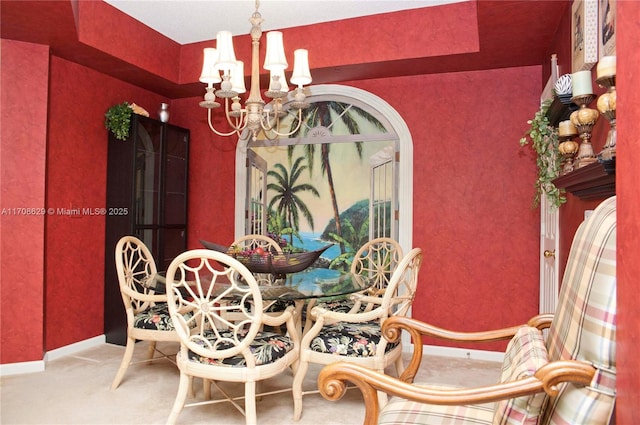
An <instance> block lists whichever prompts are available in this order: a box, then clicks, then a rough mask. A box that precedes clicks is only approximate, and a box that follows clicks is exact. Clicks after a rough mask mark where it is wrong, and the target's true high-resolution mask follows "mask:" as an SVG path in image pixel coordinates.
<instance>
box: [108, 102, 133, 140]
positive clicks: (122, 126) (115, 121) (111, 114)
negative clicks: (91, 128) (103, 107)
mask: <svg viewBox="0 0 640 425" xmlns="http://www.w3.org/2000/svg"><path fill="white" fill-rule="evenodd" d="M132 113H133V110H132V109H131V107H130V106H129V103H128V102H123V103H120V104H117V105H113V106H112V107H111V108H109V110H108V111H107V113H106V114H104V116H105V118H106V120H105V122H104V125H105V127H106V128H107V130H109V131H111V132H112V133H113V135H114V136H115V138H116V139H118V140H126V139H127V137H129V129H130V128H131V114H132Z"/></svg>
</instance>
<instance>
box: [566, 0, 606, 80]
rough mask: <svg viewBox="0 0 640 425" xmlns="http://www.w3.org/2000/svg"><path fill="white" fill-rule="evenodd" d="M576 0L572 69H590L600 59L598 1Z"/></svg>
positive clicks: (572, 12) (572, 22) (572, 38)
mask: <svg viewBox="0 0 640 425" xmlns="http://www.w3.org/2000/svg"><path fill="white" fill-rule="evenodd" d="M599 1H600V0H574V2H573V6H572V8H571V53H572V61H571V69H572V72H577V71H583V70H589V69H591V68H593V65H595V63H596V62H597V61H598V2H599Z"/></svg>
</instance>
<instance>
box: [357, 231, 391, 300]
mask: <svg viewBox="0 0 640 425" xmlns="http://www.w3.org/2000/svg"><path fill="white" fill-rule="evenodd" d="M402 257H403V254H402V247H401V246H400V244H399V243H398V242H397V241H396V240H394V239H391V238H376V239H371V240H370V241H369V242H367V243H366V244H364V245H363V246H361V247H360V249H359V250H358V251H357V252H356V254H355V256H354V257H353V262H352V263H351V273H354V274H359V275H362V276H364V277H366V278H368V279H373V280H374V284H373V286H371V287H370V288H369V290H368V291H367V293H369V294H370V295H376V296H382V293H383V292H384V290H385V289H386V288H387V286H388V285H389V280H391V276H392V275H393V271H394V270H395V268H396V267H397V266H398V263H400V260H401V259H402Z"/></svg>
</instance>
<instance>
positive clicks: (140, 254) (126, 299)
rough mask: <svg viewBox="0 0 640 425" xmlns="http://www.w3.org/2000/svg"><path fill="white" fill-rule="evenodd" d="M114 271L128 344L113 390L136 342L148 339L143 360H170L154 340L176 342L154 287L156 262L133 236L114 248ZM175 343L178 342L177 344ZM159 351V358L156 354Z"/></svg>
mask: <svg viewBox="0 0 640 425" xmlns="http://www.w3.org/2000/svg"><path fill="white" fill-rule="evenodd" d="M115 257H116V258H115V260H116V271H117V274H118V283H119V285H120V293H121V294H122V302H123V303H124V309H125V314H126V315H127V346H126V348H125V352H124V356H123V358H122V362H121V363H120V368H119V369H118V372H117V374H116V377H115V379H114V380H113V383H112V384H111V388H112V389H116V388H117V387H118V386H119V385H120V382H121V381H122V378H123V377H124V375H125V372H126V371H127V368H128V367H129V365H130V364H132V362H131V359H132V358H133V352H134V349H135V346H136V341H138V340H143V341H149V348H148V356H147V359H145V360H142V361H143V362H150V361H153V360H155V359H158V358H165V359H168V360H169V361H171V362H173V360H172V359H171V358H170V357H169V356H168V355H167V354H165V353H163V352H162V351H160V350H158V349H157V346H156V342H157V341H174V342H178V335H177V334H176V333H175V331H174V327H173V323H172V321H171V318H170V317H169V310H168V309H167V296H166V295H164V294H157V293H156V292H155V289H154V279H155V278H156V273H157V269H156V263H155V261H154V259H153V256H152V254H151V252H150V251H149V249H148V248H147V247H146V246H145V244H144V243H143V242H142V241H141V240H140V239H138V238H136V237H134V236H124V237H122V238H121V239H120V240H119V241H118V243H117V244H116V248H115ZM176 345H177V344H176ZM156 353H159V354H160V355H161V357H158V356H155V354H156Z"/></svg>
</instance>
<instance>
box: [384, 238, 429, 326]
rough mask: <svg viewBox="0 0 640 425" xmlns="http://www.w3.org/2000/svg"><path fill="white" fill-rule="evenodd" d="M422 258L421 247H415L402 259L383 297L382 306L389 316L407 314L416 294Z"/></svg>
mask: <svg viewBox="0 0 640 425" xmlns="http://www.w3.org/2000/svg"><path fill="white" fill-rule="evenodd" d="M422 260H423V253H422V249H420V248H413V249H412V250H411V251H409V253H407V255H405V256H404V257H403V258H402V260H400V263H399V264H398V267H397V268H396V270H395V271H394V273H393V275H392V277H391V280H390V281H389V285H388V286H387V289H386V291H385V292H384V295H383V297H382V303H381V306H380V308H382V309H383V310H384V311H386V312H387V317H391V316H405V315H406V314H407V313H408V311H409V309H410V308H411V305H412V304H413V299H414V298H415V296H416V289H417V287H418V273H419V272H420V267H421V266H422ZM381 323H382V322H381Z"/></svg>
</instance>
